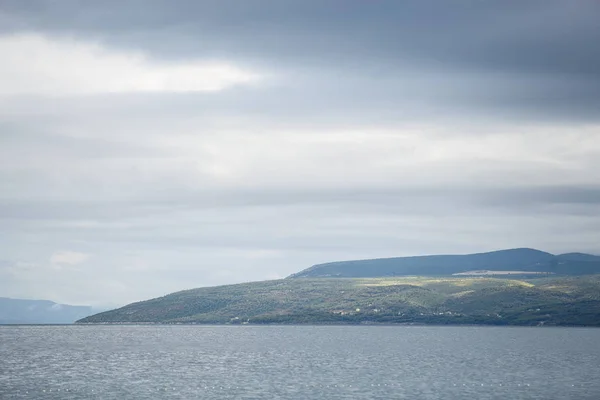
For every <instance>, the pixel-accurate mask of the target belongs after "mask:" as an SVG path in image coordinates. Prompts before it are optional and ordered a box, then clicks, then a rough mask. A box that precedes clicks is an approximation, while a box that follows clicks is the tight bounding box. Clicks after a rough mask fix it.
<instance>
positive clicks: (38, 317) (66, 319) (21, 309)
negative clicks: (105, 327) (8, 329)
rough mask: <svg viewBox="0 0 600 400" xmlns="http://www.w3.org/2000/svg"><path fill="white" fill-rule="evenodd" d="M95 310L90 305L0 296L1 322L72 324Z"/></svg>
mask: <svg viewBox="0 0 600 400" xmlns="http://www.w3.org/2000/svg"><path fill="white" fill-rule="evenodd" d="M95 312H98V310H94V309H92V307H88V306H70V305H66V304H57V303H54V302H52V301H48V300H23V299H10V298H6V297H0V324H71V323H73V322H75V321H76V320H78V319H81V318H83V317H86V316H88V315H91V314H94V313H95Z"/></svg>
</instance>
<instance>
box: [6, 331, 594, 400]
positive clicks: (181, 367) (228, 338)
mask: <svg viewBox="0 0 600 400" xmlns="http://www.w3.org/2000/svg"><path fill="white" fill-rule="evenodd" d="M163 398H164V399H386V400H387V399H456V400H459V399H460V400H462V399H544V400H546V399H561V400H562V399H595V400H597V399H600V329H577V328H495V327H409V326H397V327H391V326H390V327H383V326H330V327H327V326H321V327H314V326H256V327H254V326H231V327H229V326H2V327H0V399H3V400H4V399H163Z"/></svg>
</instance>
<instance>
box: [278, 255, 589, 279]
mask: <svg viewBox="0 0 600 400" xmlns="http://www.w3.org/2000/svg"><path fill="white" fill-rule="evenodd" d="M477 270H485V271H523V272H529V273H551V274H557V275H588V274H599V273H600V257H599V256H593V255H590V254H583V253H569V254H562V255H558V256H556V255H553V254H550V253H546V252H544V251H540V250H535V249H510V250H499V251H492V252H488V253H477V254H466V255H434V256H416V257H394V258H379V259H372V260H351V261H336V262H330V263H325V264H317V265H313V266H312V267H310V268H307V269H305V270H303V271H300V272H298V273H296V274H293V275H291V276H290V277H289V278H323V277H331V278H333V277H339V278H369V277H381V276H406V275H419V276H438V275H452V274H457V273H465V272H468V271H477Z"/></svg>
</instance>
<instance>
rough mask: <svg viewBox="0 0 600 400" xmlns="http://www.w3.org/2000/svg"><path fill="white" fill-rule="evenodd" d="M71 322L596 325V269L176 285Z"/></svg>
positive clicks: (599, 307) (599, 303)
mask: <svg viewBox="0 0 600 400" xmlns="http://www.w3.org/2000/svg"><path fill="white" fill-rule="evenodd" d="M78 322H79V323H205V324H244V323H251V324H265V323H291V324H305V323H309V324H359V323H424V324H494V325H541V324H545V325H581V326H583V325H587V326H600V275H595V276H586V277H563V278H554V277H552V278H550V277H547V278H537V279H529V280H517V279H497V278H487V277H486V278H483V277H403V278H348V279H335V278H333V279H332V278H329V279H327V278H318V279H306V278H303V279H283V280H274V281H264V282H253V283H245V284H238V285H227V286H218V287H208V288H199V289H193V290H186V291H181V292H176V293H172V294H169V295H167V296H164V297H160V298H156V299H152V300H148V301H142V302H138V303H133V304H130V305H127V306H125V307H122V308H119V309H117V310H112V311H108V312H104V313H100V314H96V315H93V316H90V317H87V318H84V319H82V320H79V321H78Z"/></svg>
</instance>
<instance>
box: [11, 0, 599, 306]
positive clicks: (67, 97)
mask: <svg viewBox="0 0 600 400" xmlns="http://www.w3.org/2000/svg"><path fill="white" fill-rule="evenodd" d="M598 21H600V2H598V1H594V0H590V1H584V0H582V1H553V0H543V1H542V0H540V1H522V0H519V1H510V0H508V1H501V2H485V1H427V0H418V1H402V2H401V1H395V0H390V1H385V0H303V1H295V0H294V1H291V0H290V1H286V0H244V1H241V0H210V1H209V0H178V1H172V0H104V1H93V2H92V1H83V0H81V1H77V0H60V1H56V0H55V1H51V0H28V1H23V0H0V57H1V62H0V296H7V297H21V298H42V299H50V300H54V301H57V302H65V303H71V304H92V305H98V306H113V305H121V304H125V303H128V302H131V301H137V300H143V299H147V298H150V297H156V296H160V295H163V294H166V293H169V292H172V291H176V290H181V289H186V288H193V287H200V286H210V285H217V284H226V283H236V282H244V281H252V280H262V279H274V278H280V277H285V276H287V275H289V274H291V273H293V272H296V271H299V270H301V269H303V268H306V267H309V266H310V265H312V264H315V263H320V262H327V261H334V260H344V259H356V258H373V257H387V256H402V255H419V254H436V253H469V252H478V251H487V250H495V249H501V248H511V247H535V248H539V249H542V250H546V251H550V252H554V253H560V252H568V251H584V252H592V253H600V47H599V46H598V43H600V24H599V23H598Z"/></svg>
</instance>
